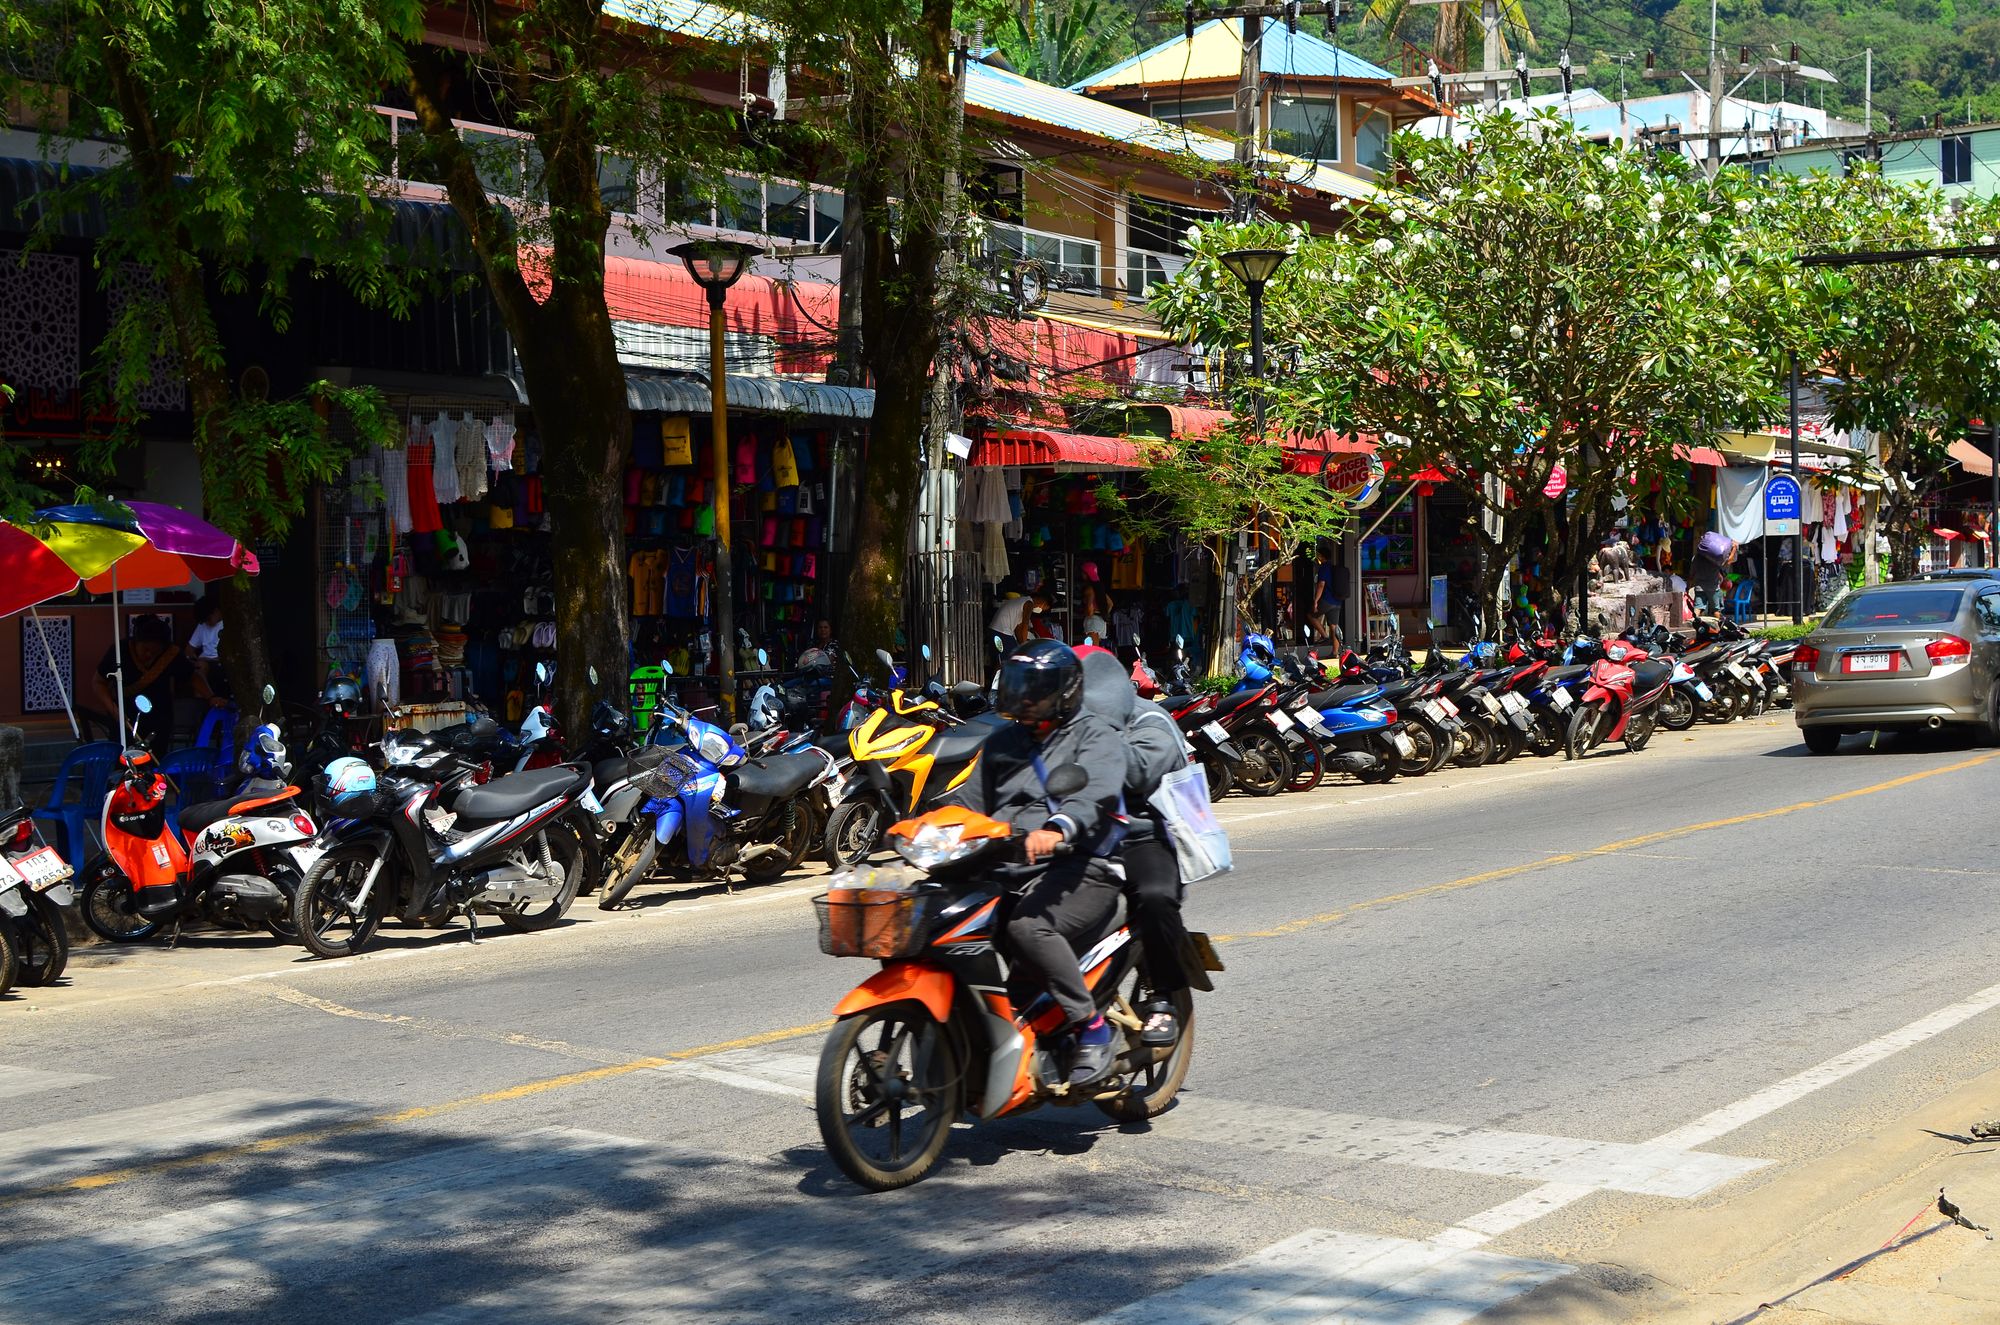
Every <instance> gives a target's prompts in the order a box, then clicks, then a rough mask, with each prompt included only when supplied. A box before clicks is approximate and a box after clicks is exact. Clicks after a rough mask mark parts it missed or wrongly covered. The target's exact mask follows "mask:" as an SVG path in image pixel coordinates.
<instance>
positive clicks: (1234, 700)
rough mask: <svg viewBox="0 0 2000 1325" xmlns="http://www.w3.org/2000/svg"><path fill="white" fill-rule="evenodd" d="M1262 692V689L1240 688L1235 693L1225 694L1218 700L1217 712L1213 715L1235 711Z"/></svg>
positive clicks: (1218, 715)
mask: <svg viewBox="0 0 2000 1325" xmlns="http://www.w3.org/2000/svg"><path fill="white" fill-rule="evenodd" d="M1262 693H1263V692H1262V691H1261V690H1239V691H1237V692H1236V693H1235V694H1233V695H1224V696H1223V697H1222V698H1221V699H1219V700H1217V701H1216V704H1215V712H1214V713H1213V714H1212V715H1211V716H1213V717H1217V718H1219V717H1222V716H1223V715H1224V714H1226V713H1234V712H1235V711H1236V710H1237V709H1240V708H1242V707H1243V706H1244V705H1245V704H1248V703H1250V702H1251V701H1252V700H1254V699H1255V698H1256V697H1257V696H1258V695H1260V694H1262Z"/></svg>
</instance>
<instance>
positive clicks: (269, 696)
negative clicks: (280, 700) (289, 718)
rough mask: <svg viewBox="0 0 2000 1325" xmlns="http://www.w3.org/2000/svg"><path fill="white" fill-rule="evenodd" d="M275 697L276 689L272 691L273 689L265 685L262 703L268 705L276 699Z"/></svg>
mask: <svg viewBox="0 0 2000 1325" xmlns="http://www.w3.org/2000/svg"><path fill="white" fill-rule="evenodd" d="M277 697H278V692H277V690H276V689H274V688H273V687H271V686H270V685H268V684H267V685H266V686H265V687H264V702H265V703H266V704H269V703H270V702H271V701H273V700H275V699H276V698H277Z"/></svg>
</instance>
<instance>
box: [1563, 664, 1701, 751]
mask: <svg viewBox="0 0 2000 1325" xmlns="http://www.w3.org/2000/svg"><path fill="white" fill-rule="evenodd" d="M1673 679H1674V665H1673V663H1671V662H1659V661H1656V660H1654V659H1652V658H1649V657H1647V655H1646V651H1645V650H1644V649H1642V648H1640V647H1639V646H1638V645H1636V644H1633V643H1632V642H1631V641H1629V640H1622V639H1608V640H1606V641H1604V656H1603V657H1601V658H1599V659H1598V660H1597V661H1596V662H1594V663H1592V664H1591V665H1590V683H1589V685H1588V686H1586V687H1585V689H1584V692H1583V698H1582V700H1580V701H1579V702H1578V704H1577V706H1576V711H1575V712H1574V713H1572V714H1571V715H1570V720H1569V739H1568V741H1566V742H1565V743H1564V745H1563V755H1564V757H1565V758H1569V759H1581V758H1583V757H1584V756H1585V755H1587V754H1589V753H1590V752H1591V751H1592V750H1594V749H1596V748H1597V747H1598V746H1599V745H1600V744H1602V743H1603V742H1605V741H1623V742H1625V748H1626V749H1627V750H1643V749H1645V748H1646V742H1647V741H1649V740H1651V739H1652V737H1653V731H1654V728H1655V726H1656V724H1655V722H1654V719H1653V707H1654V705H1656V704H1658V703H1659V702H1660V696H1661V695H1663V694H1665V693H1666V692H1667V687H1668V686H1669V685H1671V684H1673Z"/></svg>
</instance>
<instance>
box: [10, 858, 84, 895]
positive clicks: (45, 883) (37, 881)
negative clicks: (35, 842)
mask: <svg viewBox="0 0 2000 1325" xmlns="http://www.w3.org/2000/svg"><path fill="white" fill-rule="evenodd" d="M7 863H8V864H10V865H12V866H13V867H14V872H15V873H16V874H18V875H20V876H21V877H22V878H23V879H25V880H26V881H27V883H28V886H29V887H31V888H33V889H34V890H35V891H36V892H45V891H47V890H48V889H50V888H53V887H55V886H56V885H57V884H59V883H61V882H62V881H63V880H64V879H67V878H68V877H69V875H70V869H69V864H68V862H66V861H65V860H64V859H63V858H62V857H61V856H59V855H57V854H56V849H55V848H54V847H42V848H41V849H39V850H36V851H30V852H29V853H28V854H27V855H25V856H19V857H16V858H15V859H13V860H10V861H8V862H7Z"/></svg>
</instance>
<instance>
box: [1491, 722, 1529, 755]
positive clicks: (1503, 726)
mask: <svg viewBox="0 0 2000 1325" xmlns="http://www.w3.org/2000/svg"><path fill="white" fill-rule="evenodd" d="M1526 744H1527V738H1526V737H1525V736H1523V735H1521V729H1520V728H1518V727H1516V726H1515V725H1514V724H1513V723H1512V722H1511V721H1508V720H1506V719H1504V718H1503V719H1502V720H1501V721H1499V722H1496V723H1494V724H1493V760H1492V762H1494V763H1496V764H1504V763H1507V762H1508V761H1509V760H1511V759H1513V757H1514V756H1515V755H1517V754H1520V753H1521V750H1522V747H1524V746H1525V745H1526Z"/></svg>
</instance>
